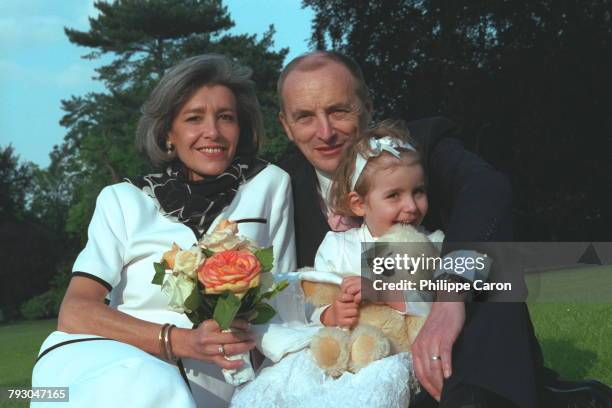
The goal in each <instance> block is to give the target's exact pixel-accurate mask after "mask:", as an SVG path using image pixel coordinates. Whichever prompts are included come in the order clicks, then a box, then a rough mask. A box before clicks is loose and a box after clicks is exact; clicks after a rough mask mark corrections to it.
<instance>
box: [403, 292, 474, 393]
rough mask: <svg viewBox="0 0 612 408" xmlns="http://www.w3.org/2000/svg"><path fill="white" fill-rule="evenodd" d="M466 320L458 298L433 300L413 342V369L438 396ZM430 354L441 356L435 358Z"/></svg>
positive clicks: (429, 389) (428, 390) (462, 304)
mask: <svg viewBox="0 0 612 408" xmlns="http://www.w3.org/2000/svg"><path fill="white" fill-rule="evenodd" d="M464 323H465V305H464V303H463V302H461V301H456V302H434V304H433V305H432V307H431V312H430V313H429V316H428V317H427V320H426V321H425V324H424V325H423V328H422V329H421V331H420V332H419V335H418V336H417V338H416V340H415V341H414V343H413V344H412V348H411V350H412V357H413V360H414V371H415V373H416V376H417V378H418V380H419V382H420V383H421V385H422V386H423V387H424V388H425V389H426V390H427V392H428V393H429V394H431V396H432V397H434V398H435V399H436V400H438V401H439V400H440V395H441V394H442V384H443V381H444V378H448V377H450V376H451V374H452V366H451V363H452V350H453V345H454V344H455V340H457V336H459V333H460V332H461V330H462V329H463V325H464ZM433 356H440V357H441V359H439V360H434V359H432V357H433Z"/></svg>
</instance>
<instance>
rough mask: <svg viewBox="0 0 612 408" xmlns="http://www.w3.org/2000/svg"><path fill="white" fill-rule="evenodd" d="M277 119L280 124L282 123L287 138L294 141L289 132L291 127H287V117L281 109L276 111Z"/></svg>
mask: <svg viewBox="0 0 612 408" xmlns="http://www.w3.org/2000/svg"><path fill="white" fill-rule="evenodd" d="M278 121H279V122H280V124H281V125H283V129H285V134H286V135H287V137H288V138H289V140H291V141H292V142H295V140H294V139H293V134H292V133H291V128H290V127H289V124H288V123H287V118H286V117H285V114H284V113H283V111H280V112H278Z"/></svg>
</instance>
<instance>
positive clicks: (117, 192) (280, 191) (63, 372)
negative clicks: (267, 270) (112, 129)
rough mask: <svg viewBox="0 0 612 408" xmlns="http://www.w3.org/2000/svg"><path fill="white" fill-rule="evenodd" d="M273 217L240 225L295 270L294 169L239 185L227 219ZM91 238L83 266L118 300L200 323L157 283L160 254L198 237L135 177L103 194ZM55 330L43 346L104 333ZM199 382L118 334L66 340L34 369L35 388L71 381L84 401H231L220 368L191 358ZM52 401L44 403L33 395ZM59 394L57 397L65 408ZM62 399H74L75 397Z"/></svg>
mask: <svg viewBox="0 0 612 408" xmlns="http://www.w3.org/2000/svg"><path fill="white" fill-rule="evenodd" d="M240 218H266V219H267V224H258V223H244V224H241V225H240V234H241V235H244V236H246V237H249V238H250V239H252V240H254V241H256V242H257V243H258V244H259V245H261V246H264V247H265V246H270V245H273V246H274V259H275V262H274V269H273V272H277V271H290V270H295V266H296V265H295V242H294V229H293V203H292V198H291V183H290V179H289V176H288V175H287V173H285V172H284V171H283V170H281V169H280V168H278V167H276V166H273V165H268V166H267V167H266V168H265V169H263V170H262V171H261V172H260V173H259V174H257V175H256V176H255V177H253V178H252V179H250V180H248V181H246V182H245V183H243V184H242V185H240V187H239V188H238V192H237V193H236V195H235V197H234V199H233V201H232V202H231V204H230V205H228V206H227V207H226V208H225V209H224V210H223V211H222V213H221V214H220V215H219V216H218V217H217V218H216V219H215V221H214V222H213V223H212V225H211V227H210V229H209V232H210V231H211V230H212V229H214V227H215V226H216V225H217V224H218V223H219V221H220V220H221V219H240ZM88 236H89V238H88V242H87V245H86V246H85V248H84V249H83V251H82V252H81V253H80V254H79V256H78V258H77V260H76V262H75V264H74V267H73V272H74V273H76V272H82V273H85V276H87V277H90V278H92V279H94V280H97V281H98V282H100V283H101V284H103V285H105V286H106V287H108V288H109V290H110V289H112V290H111V291H110V304H109V307H111V308H115V309H117V310H119V311H122V312H124V313H127V314H129V315H131V316H134V317H136V318H139V319H143V320H146V321H149V322H155V323H159V324H163V323H172V324H175V325H176V326H178V327H183V328H191V327H192V326H193V325H192V323H191V322H190V321H189V319H187V317H186V316H185V315H184V314H181V313H176V312H173V311H170V310H168V308H167V305H168V298H166V297H165V295H164V294H163V293H162V292H161V287H160V286H158V285H153V284H151V279H152V278H153V275H154V273H155V271H154V269H153V262H159V260H160V259H161V257H162V255H163V253H164V252H165V251H167V250H168V249H169V248H171V247H172V243H173V242H176V243H177V244H178V245H179V246H180V247H181V248H183V249H188V248H190V247H191V246H192V245H193V244H195V243H196V242H197V239H196V236H195V235H194V233H193V232H192V230H191V229H189V228H188V227H187V226H185V225H183V224H182V223H180V222H178V221H176V220H173V219H170V218H168V217H167V216H164V215H163V214H162V213H161V211H160V208H159V204H158V202H157V200H155V199H154V198H152V197H151V196H149V195H147V194H145V192H143V190H140V189H138V188H137V187H135V186H133V185H132V184H130V183H127V182H124V183H119V184H115V185H112V186H109V187H106V188H104V189H103V190H102V192H101V193H100V195H99V196H98V200H97V202H96V209H95V213H94V215H93V218H92V220H91V223H90V225H89V231H88ZM95 337H97V336H92V335H87V334H67V333H64V332H59V331H55V332H53V333H51V335H49V337H48V338H47V339H46V340H45V342H44V343H43V345H42V346H41V352H43V351H44V350H47V349H49V348H50V347H53V346H55V345H58V344H60V343H62V342H66V341H70V340H77V339H83V338H95ZM183 362H184V365H185V369H186V373H187V376H188V378H189V383H190V386H191V389H192V392H193V395H192V394H191V393H190V391H189V389H188V388H187V386H186V383H185V382H184V380H183V379H182V377H181V376H180V373H179V370H178V369H177V367H176V366H174V365H171V364H169V363H167V362H165V361H163V360H161V359H159V358H157V357H155V356H152V355H150V354H148V353H146V352H144V351H142V350H140V349H139V348H137V347H134V346H131V345H128V344H125V343H121V342H118V341H113V340H107V341H102V340H99V341H85V342H82V341H80V342H75V343H72V344H67V345H62V346H61V347H58V348H55V349H53V350H51V351H50V352H48V354H46V355H44V356H42V357H41V358H40V360H39V361H38V362H37V363H36V365H35V367H34V371H33V374H32V385H33V386H34V387H69V399H70V402H69V404H68V406H74V407H89V408H91V407H143V408H144V407H154V406H159V407H162V406H164V407H165V406H169V407H193V406H196V404H197V406H201V407H226V406H227V405H228V404H229V401H230V399H231V397H232V394H233V392H234V387H233V386H230V385H229V384H227V383H226V382H225V381H224V379H223V375H222V373H221V370H220V368H219V367H217V366H216V365H213V364H208V363H203V362H201V361H197V360H190V359H183ZM32 405H33V406H36V407H38V406H43V405H45V404H44V403H33V404H32ZM56 405H57V404H56V403H49V406H50V407H55V406H56ZM62 406H66V405H65V404H64V405H62Z"/></svg>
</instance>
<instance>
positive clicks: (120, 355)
mask: <svg viewBox="0 0 612 408" xmlns="http://www.w3.org/2000/svg"><path fill="white" fill-rule="evenodd" d="M92 337H96V336H91V335H82V334H67V333H63V332H59V331H56V332H53V333H51V335H50V336H49V337H48V338H47V339H46V340H45V342H44V343H43V345H42V347H41V351H44V350H46V349H47V348H49V347H51V346H53V345H55V344H58V343H60V342H64V341H69V340H73V339H82V338H92ZM198 363H199V364H198ZM185 365H186V370H187V372H188V374H189V375H190V376H194V375H195V376H196V380H197V379H198V377H199V379H200V381H199V382H200V383H202V382H204V383H205V384H204V386H208V387H211V386H212V387H213V388H214V386H215V385H217V386H218V384H219V383H221V385H226V386H227V384H224V383H222V380H217V379H214V378H212V379H211V378H209V377H208V376H206V375H204V374H203V370H202V367H204V368H205V369H206V368H210V369H211V370H212V371H219V369H217V368H216V367H214V366H212V365H210V364H203V363H200V362H194V361H186V362H185ZM189 366H191V368H189ZM206 366H210V367H206ZM193 367H195V368H193ZM190 383H191V386H192V389H193V390H194V393H193V396H192V393H191V392H190V391H189V388H188V387H187V385H186V384H185V381H184V380H183V378H182V377H181V375H180V372H179V370H178V368H177V367H176V366H174V365H171V364H168V363H167V362H165V361H163V360H161V359H159V358H157V357H154V356H152V355H150V354H148V353H146V352H145V351H143V350H141V349H139V348H137V347H134V346H131V345H129V344H125V343H121V342H118V341H113V340H94V341H84V342H76V343H71V344H67V345H63V346H60V347H58V348H56V349H54V350H52V351H50V352H49V353H48V354H46V355H44V356H43V357H42V358H41V359H40V360H39V361H38V362H37V363H36V365H35V366H34V371H33V373H32V386H33V387H68V392H69V402H68V403H58V402H46V403H43V402H33V403H32V405H31V406H32V407H35V408H38V407H46V406H49V407H52V408H53V407H54V408H60V407H87V408H95V407H104V408H107V407H124V406H125V407H132V408H140V407H142V408H145V407H146V408H149V407H168V406H170V407H179V408H182V407H185V408H191V407H196V401H197V402H198V403H197V406H202V407H203V406H206V407H222V406H227V404H228V401H229V398H231V393H232V392H233V388H231V387H230V388H229V390H225V391H227V392H225V393H223V392H222V393H221V395H220V396H219V395H214V394H213V393H211V392H210V391H208V390H206V389H204V388H203V387H202V385H201V384H198V383H197V382H196V383H193V382H191V381H190ZM208 387H207V388H208ZM227 393H229V395H225V394H227ZM194 396H195V398H194Z"/></svg>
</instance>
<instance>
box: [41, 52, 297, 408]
mask: <svg viewBox="0 0 612 408" xmlns="http://www.w3.org/2000/svg"><path fill="white" fill-rule="evenodd" d="M250 74H251V71H250V69H248V68H246V67H242V66H240V65H238V64H236V63H234V62H233V61H231V60H229V59H227V58H225V57H222V56H218V55H202V56H198V57H193V58H190V59H187V60H185V61H183V62H182V63H180V64H178V65H177V66H175V67H174V68H172V69H171V70H170V71H168V73H167V74H166V75H165V76H164V77H163V78H162V79H161V81H160V83H159V84H158V85H157V87H156V88H155V89H154V91H153V92H152V94H151V96H150V97H149V99H148V101H147V102H146V103H145V104H144V106H143V114H142V117H141V119H140V123H139V126H138V131H137V145H138V147H139V149H140V150H141V151H142V152H144V153H145V154H146V155H147V156H148V157H149V159H150V160H151V161H152V162H153V164H156V165H162V164H163V165H167V169H166V171H165V172H164V173H162V174H150V175H146V176H143V177H139V178H137V179H135V180H131V181H129V182H123V183H119V184H115V185H112V186H108V187H106V188H104V189H103V190H102V192H101V193H100V195H99V197H98V200H97V203H96V210H95V212H94V215H93V218H92V220H91V224H90V226H89V232H88V234H89V240H88V242H87V245H86V247H85V248H84V249H83V251H82V252H81V253H80V254H79V256H78V258H77V260H76V262H75V264H74V267H73V278H72V280H71V282H70V285H69V287H68V291H67V292H66V295H65V297H64V301H63V303H62V307H61V310H60V315H59V319H58V331H55V332H53V333H51V335H50V336H49V337H48V338H47V339H46V340H45V342H44V343H43V345H42V347H41V353H40V354H39V360H38V361H37V363H36V365H35V367H34V372H33V376H32V384H33V386H46V387H48V386H68V387H70V389H69V392H70V402H72V403H73V404H74V405H75V406H81V405H84V404H89V405H91V404H92V403H93V402H94V401H95V402H96V403H97V404H99V405H100V406H115V405H118V406H128V405H129V406H131V407H140V406H142V407H149V406H154V405H155V406H161V405H166V404H171V406H194V405H195V404H198V405H201V406H204V405H205V406H207V407H214V406H225V405H227V403H228V401H229V400H230V398H231V395H232V393H233V387H231V386H229V385H228V384H226V383H225V382H224V380H223V377H222V375H221V371H220V369H221V368H228V369H231V368H237V367H238V366H239V365H241V362H240V361H228V360H226V359H225V356H228V355H234V354H239V353H243V352H246V351H248V350H250V349H252V348H253V347H254V339H253V334H252V332H250V331H249V330H248V325H247V324H246V323H245V322H241V321H236V322H234V323H233V327H234V328H236V329H239V330H238V331H236V332H232V333H221V332H220V330H219V327H218V325H217V324H216V323H215V322H214V321H212V320H211V321H206V322H204V323H203V324H202V325H200V326H199V327H198V328H197V329H192V328H191V327H192V324H191V322H190V321H189V320H188V319H187V317H186V316H185V315H184V314H180V313H176V312H173V311H170V310H168V308H167V305H168V299H167V298H166V297H165V296H164V295H163V294H162V292H161V291H160V287H159V286H157V285H153V284H151V283H150V282H151V279H152V277H153V274H154V269H153V262H156V261H159V260H160V259H161V256H162V254H163V253H164V252H165V251H167V250H168V249H169V248H170V247H171V246H172V244H173V242H176V243H177V244H178V245H179V246H180V247H182V248H189V247H191V246H192V245H193V244H195V243H196V241H197V239H199V238H200V237H201V236H202V234H204V233H205V232H207V231H210V230H212V229H213V228H214V227H215V226H216V225H217V224H218V223H219V221H220V220H222V219H233V220H236V219H241V218H265V219H266V220H267V223H265V224H263V223H243V224H240V233H241V234H242V235H245V236H247V237H249V238H251V239H253V240H254V241H256V242H257V243H258V244H259V245H261V246H270V245H273V246H274V258H275V265H274V269H273V271H283V270H284V271H288V270H294V269H295V249H294V237H293V206H292V202H291V188H290V180H289V176H288V175H287V174H286V173H285V172H284V171H282V170H280V169H279V168H278V167H275V166H273V165H269V164H267V163H265V162H263V161H261V160H258V159H256V158H255V157H254V155H255V153H256V152H257V148H258V141H259V140H260V139H261V136H262V132H263V130H262V117H261V112H260V109H259V103H258V101H257V98H256V96H255V92H254V84H253V82H252V81H251V80H250V79H249V78H250ZM107 298H109V299H110V304H109V305H108V306H107V305H106V304H105V300H106V299H107ZM106 302H108V300H106ZM166 323H170V324H174V325H176V326H177V327H176V328H174V329H173V330H171V331H170V334H169V338H168V341H169V345H170V349H171V350H172V352H173V353H174V354H175V356H176V357H178V358H180V359H181V360H182V361H183V363H184V366H185V369H186V370H185V371H186V374H187V377H188V379H189V386H190V388H191V391H192V393H193V396H192V394H191V393H190V391H189V388H188V386H187V383H186V382H185V381H183V379H182V378H181V375H180V372H179V370H178V369H177V367H175V366H174V365H172V364H171V363H168V362H166V361H164V360H162V359H161V356H162V355H164V350H162V348H163V347H161V344H162V341H161V340H162V337H163V336H162V334H163V332H162V329H163V325H164V324H166ZM109 339H112V340H114V341H108V340H109ZM96 340H97V341H96ZM104 340H105V341H104Z"/></svg>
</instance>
